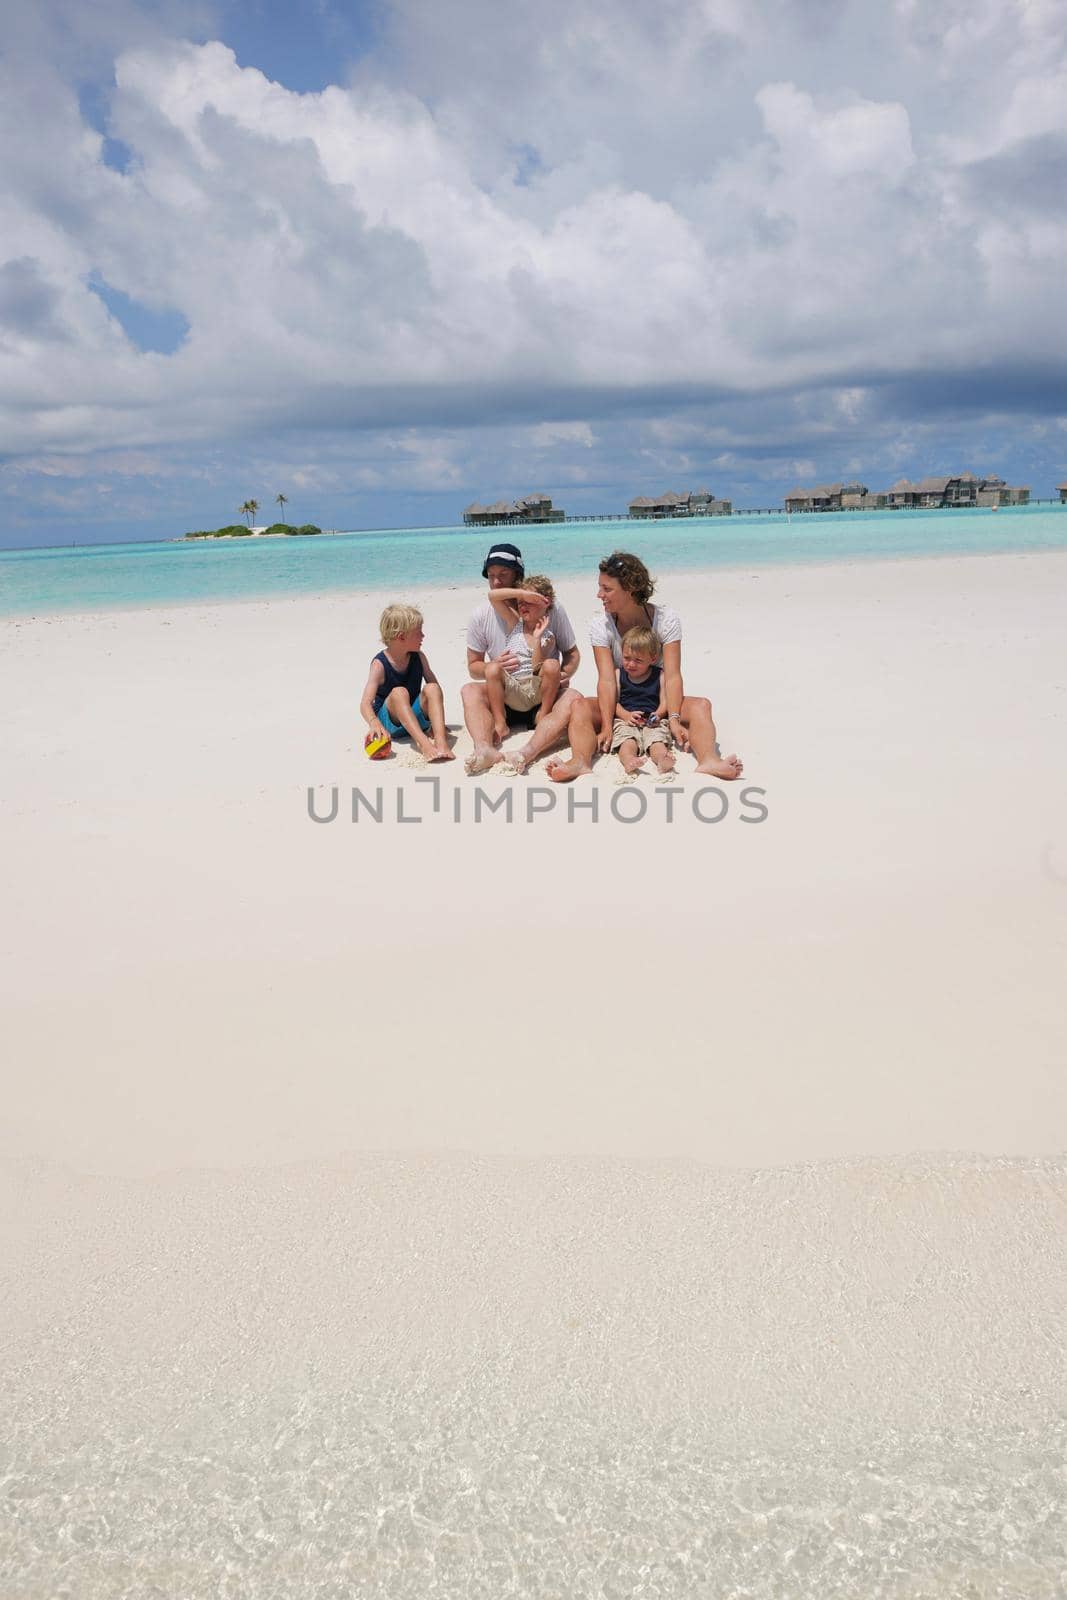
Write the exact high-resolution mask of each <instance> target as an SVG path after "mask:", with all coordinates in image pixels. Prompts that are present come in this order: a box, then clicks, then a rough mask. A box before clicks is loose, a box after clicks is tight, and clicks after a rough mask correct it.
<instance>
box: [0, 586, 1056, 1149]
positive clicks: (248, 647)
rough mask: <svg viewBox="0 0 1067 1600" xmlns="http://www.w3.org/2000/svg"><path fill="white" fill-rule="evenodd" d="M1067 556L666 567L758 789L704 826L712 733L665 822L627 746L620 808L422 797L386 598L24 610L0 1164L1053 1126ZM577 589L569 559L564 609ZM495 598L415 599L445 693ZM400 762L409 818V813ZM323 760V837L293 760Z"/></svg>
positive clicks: (806, 1145)
mask: <svg viewBox="0 0 1067 1600" xmlns="http://www.w3.org/2000/svg"><path fill="white" fill-rule="evenodd" d="M1065 571H1067V567H1065V565H1064V560H1063V558H1062V557H1059V556H1047V555H1042V556H1018V557H1010V558H1009V557H1004V558H999V559H995V558H990V557H981V558H974V559H970V558H969V559H966V560H960V561H955V562H952V561H939V562H922V563H905V562H902V563H893V564H887V565H884V566H876V565H870V564H863V565H855V566H849V567H839V568H821V569H791V570H781V569H772V570H763V571H759V572H749V573H734V574H731V575H724V574H722V573H711V574H705V575H703V576H702V577H691V578H690V579H688V580H687V581H686V582H685V583H682V582H679V581H676V580H672V581H671V582H665V583H664V584H663V586H662V593H663V596H664V598H665V599H668V600H670V601H672V602H674V603H676V604H678V605H679V607H680V609H681V611H682V613H683V618H684V622H685V626H686V643H685V656H684V663H685V670H686V680H687V684H688V685H689V686H690V687H691V688H692V689H693V690H695V691H697V692H700V691H701V690H704V691H708V692H710V693H711V695H712V697H713V699H714V701H715V705H716V710H717V716H718V718H719V724H720V731H721V736H722V739H723V744H724V748H728V749H732V748H735V747H736V748H738V749H739V750H741V752H742V753H743V754H744V756H745V758H746V776H745V784H746V786H749V785H750V786H752V787H753V788H759V789H762V790H764V791H765V797H764V804H765V805H766V806H767V808H768V811H769V815H768V817H767V819H766V821H765V822H764V823H762V824H761V825H759V826H751V825H748V826H746V825H745V823H744V822H743V821H742V820H741V813H740V807H739V801H738V798H737V791H736V790H734V791H731V792H730V793H729V794H728V801H729V804H730V807H731V809H730V811H729V814H728V815H727V816H726V817H725V818H724V819H723V821H722V822H721V823H720V824H717V825H709V824H707V823H703V822H701V821H700V820H699V819H698V818H696V817H695V816H694V814H693V810H692V800H693V795H694V793H695V792H696V789H697V788H699V787H700V786H699V785H695V784H694V781H693V778H692V774H691V773H690V774H689V775H687V774H686V772H685V770H684V768H685V766H686V765H687V763H686V762H684V761H683V762H682V763H681V766H682V768H683V770H682V771H681V773H680V778H681V782H680V784H679V786H678V787H679V790H680V798H679V799H678V801H677V802H676V806H675V816H674V818H673V820H672V822H671V823H670V824H669V825H668V821H667V817H666V809H667V808H666V804H665V801H664V797H663V796H662V795H659V794H656V793H654V789H655V787H656V786H654V785H652V784H651V782H650V781H648V780H641V781H640V783H639V784H638V785H637V786H635V787H636V788H637V789H638V790H640V791H641V793H642V794H643V795H644V797H645V798H644V803H645V806H646V814H645V815H644V816H643V817H642V818H641V819H640V821H639V823H638V824H636V825H634V824H630V823H627V822H624V821H621V820H619V819H618V818H617V817H616V816H615V815H613V814H612V812H611V810H610V809H608V808H610V806H611V803H612V801H613V800H615V799H616V798H617V795H618V790H617V788H616V783H615V779H616V777H617V767H616V766H615V763H614V762H611V761H605V762H604V763H602V766H601V768H600V770H599V772H598V776H597V780H596V785H595V788H596V790H597V792H598V793H599V795H600V805H601V807H602V814H601V815H600V816H599V817H598V819H597V820H596V822H595V823H594V821H593V819H592V818H591V817H590V816H589V814H588V811H587V810H581V809H580V810H579V811H578V812H576V813H575V816H574V822H573V825H568V821H567V813H566V808H565V804H564V801H563V799H562V797H558V796H553V797H552V798H553V799H556V800H557V802H558V803H557V804H556V807H555V810H554V811H552V812H551V813H550V814H547V815H544V816H542V815H540V814H539V815H537V816H536V817H534V818H533V820H532V821H530V822H526V821H524V820H523V817H524V811H523V801H524V800H525V795H524V794H522V795H521V796H520V798H519V799H518V800H516V802H515V804H516V806H517V807H518V810H517V811H516V813H515V820H514V822H513V823H512V824H511V825H510V826H509V824H508V823H507V822H506V820H505V818H504V817H503V816H502V815H499V814H497V815H483V817H482V819H481V822H480V823H479V824H477V825H475V823H474V820H473V817H472V816H471V815H470V811H471V807H472V804H473V800H472V796H471V788H472V785H471V781H470V780H468V779H466V778H465V777H464V776H463V775H462V773H461V771H460V770H459V769H460V763H459V762H456V763H454V764H453V766H452V767H450V768H447V769H445V768H442V769H435V772H437V771H440V773H441V782H442V785H443V790H442V795H443V798H442V800H441V805H440V810H439V812H438V813H437V814H433V813H432V810H431V807H430V786H429V785H422V786H418V787H416V786H415V785H414V784H413V781H412V780H413V778H414V776H416V775H417V774H414V773H413V772H412V771H411V770H410V768H408V767H406V766H403V765H401V763H400V762H399V761H393V762H390V763H379V764H374V765H372V764H370V763H367V762H366V761H364V760H363V759H362V757H361V755H359V754H358V753H357V750H356V746H357V741H358V740H359V738H360V728H359V722H358V713H357V709H356V702H357V699H358V691H359V687H360V685H361V682H362V676H363V673H364V671H365V666H366V661H367V659H368V658H369V655H370V653H371V651H372V649H373V646H374V639H375V632H374V627H375V620H376V617H377V613H378V610H379V609H380V605H381V596H379V595H377V594H373V595H365V596H362V597H360V598H357V599H355V600H352V599H344V600H341V599H336V598H331V599H323V600H314V601H312V600H291V601H288V602H285V603H279V602H273V603H271V602H267V603H260V604H243V605H238V606H232V607H224V606H214V607H205V608H199V609H197V608H183V609H178V610H173V611H169V612H157V611H146V612H130V613H124V614H113V613H104V614H99V615H95V616H86V617H82V618H65V619H62V620H60V619H53V620H51V621H46V620H41V621H38V622H33V623H31V622H25V621H23V622H21V623H20V624H18V625H17V626H15V625H12V626H9V627H7V628H6V629H5V630H4V634H3V640H4V654H5V668H6V671H5V681H6V682H7V683H9V684H10V685H11V692H10V695H9V698H8V700H7V702H6V704H5V707H4V710H3V737H4V744H5V748H6V749H7V750H8V751H9V752H10V754H11V757H12V759H11V763H10V766H11V777H10V778H9V780H8V783H7V787H6V792H5V796H4V809H5V813H6V822H5V828H6V833H7V838H8V843H9V849H10V855H11V860H12V871H11V874H10V884H11V893H10V900H9V905H10V907H11V908H12V910H13V911H14V912H16V913H17V919H13V918H12V917H10V916H9V918H8V919H7V920H8V937H7V939H6V941H5V970H4V982H5V986H6V988H7V993H8V999H7V1016H8V1019H9V1030H10V1037H11V1039H12V1044H13V1053H14V1058H15V1059H16V1060H18V1061H20V1062H21V1063H23V1070H21V1071H20V1073H19V1075H18V1082H17V1084H16V1088H15V1093H14V1096H13V1098H12V1101H11V1103H10V1104H9V1107H8V1112H9V1115H8V1119H7V1127H6V1131H5V1134H4V1136H3V1137H4V1144H3V1147H2V1153H4V1154H11V1155H26V1154H32V1155H35V1156H41V1157H43V1158H45V1159H51V1158H55V1159H57V1160H60V1161H63V1162H66V1163H69V1164H70V1165H71V1166H73V1167H74V1168H75V1169H77V1170H87V1171H105V1172H106V1171H112V1170H113V1171H116V1172H118V1171H143V1172H150V1171H158V1170H165V1169H167V1168H173V1167H180V1166H184V1165H189V1164H207V1165H217V1164H222V1165H227V1164H236V1165H240V1164H243V1163H244V1162H246V1161H264V1160H266V1161H276V1160H277V1161H286V1160H295V1159H310V1158H314V1157H316V1156H319V1155H329V1154H330V1153H331V1152H332V1151H334V1150H337V1149H359V1148H370V1149H392V1148H399V1149H414V1150H433V1149H442V1148H443V1149H462V1150H485V1151H487V1152H494V1151H499V1152H511V1151H514V1152H523V1153H527V1154H536V1155H544V1154H553V1153H571V1154H599V1155H612V1154H619V1155H637V1156H641V1157H672V1156H682V1157H687V1158H694V1159H698V1160H706V1161H709V1162H711V1163H714V1164H719V1163H726V1164H730V1165H751V1166H760V1165H765V1164H776V1163H782V1162H791V1161H796V1160H809V1159H813V1158H816V1157H821V1156H830V1157H836V1156H856V1155H896V1154H901V1153H904V1152H907V1151H910V1150H919V1149H926V1150H931V1149H933V1150H937V1149H963V1150H976V1151H983V1152H986V1153H989V1154H1011V1155H1020V1154H1041V1153H1051V1152H1054V1151H1056V1150H1058V1149H1060V1148H1062V1146H1063V1143H1064V1135H1063V1130H1064V1126H1065V1116H1064V1112H1065V1091H1064V1089H1063V1087H1062V1083H1061V1077H1060V1074H1059V1071H1058V1067H1059V1063H1060V1061H1061V1060H1062V1046H1063V1016H1062V1008H1061V1005H1060V1002H1059V999H1058V993H1059V978H1058V973H1059V972H1060V970H1061V965H1062V959H1063V953H1064V939H1065V930H1067V921H1065V918H1067V885H1065V883H1064V881H1063V879H1064V878H1065V877H1067V838H1065V836H1064V834H1063V825H1062V817H1063V797H1064V793H1065V790H1067V783H1065V766H1067V758H1065V748H1067V741H1065V740H1064V738H1063V729H1064V707H1065V696H1067V689H1065V687H1064V685H1065V682H1067V666H1065V662H1064V647H1063V644H1062V640H1061V634H1060V628H1059V614H1060V596H1061V592H1062V583H1063V578H1062V575H1063V574H1064V572H1065ZM590 588H591V586H590V584H588V583H584V584H583V583H578V582H573V581H565V582H564V583H563V584H561V586H560V589H561V597H562V600H563V602H564V604H565V605H566V606H567V607H568V609H569V611H570V612H571V615H572V618H573V619H574V620H575V622H576V626H577V627H578V630H579V636H580V637H581V636H582V635H583V633H584V627H583V622H584V618H585V617H586V616H587V615H588V614H589V612H590V611H591V609H592V606H591V604H590ZM477 592H478V591H476V590H475V589H474V588H472V587H463V588H456V589H455V590H453V591H450V592H448V593H443V592H441V591H435V592H421V593H420V592H419V591H418V590H416V591H414V592H413V594H412V595H411V596H410V598H413V599H415V600H416V601H421V602H422V603H423V604H424V609H425V612H426V617H427V649H428V652H429V654H430V658H431V660H432V661H433V662H434V664H435V667H436V670H437V671H438V674H439V676H440V677H441V679H442V682H443V684H444V687H445V691H446V704H447V706H448V707H449V711H450V720H452V721H453V722H458V721H459V703H458V690H459V686H460V684H461V682H462V681H463V677H464V672H463V661H464V656H463V635H464V626H465V619H466V615H467V612H468V610H469V608H470V605H471V603H472V601H473V599H474V598H475V595H476V593H477ZM579 682H580V684H586V685H590V686H591V683H592V672H591V663H590V661H589V658H588V656H587V657H586V660H585V661H584V663H583V667H582V669H581V674H580V679H579ZM458 748H459V750H460V753H461V754H462V750H463V748H465V746H464V745H463V744H461V745H460V746H459V747H458ZM424 775H425V774H424ZM482 782H483V787H484V788H485V790H486V791H487V792H488V793H497V792H498V791H499V790H500V789H502V788H503V787H504V786H505V785H507V784H508V782H509V780H507V779H504V778H501V777H497V776H492V777H490V778H488V779H485V780H483V781H482ZM511 783H512V786H513V787H514V786H515V780H511ZM379 784H381V786H382V788H383V791H384V793H385V797H386V804H385V806H384V811H385V816H386V820H385V821H383V822H382V823H381V824H380V825H375V824H373V823H371V822H370V821H369V820H368V819H367V818H366V817H364V818H363V820H362V821H361V822H360V823H359V824H357V825H353V824H352V823H351V822H350V821H348V820H347V816H348V810H347V799H348V796H349V795H350V791H351V788H352V786H353V785H358V786H361V787H362V788H363V789H364V790H366V791H368V792H371V791H372V789H373V788H376V787H377V786H378V785H379ZM397 785H400V786H402V787H403V789H404V793H405V803H409V804H410V805H411V807H412V808H413V809H415V810H421V811H422V812H423V813H424V820H423V821H422V823H420V824H419V825H416V826H404V825H400V824H398V823H397V822H396V821H395V814H394V813H393V812H392V811H391V810H390V803H391V802H393V801H395V795H393V793H392V789H393V787H394V786H397ZM335 787H336V788H337V790H338V793H339V797H340V799H341V801H342V802H343V803H341V804H340V806H339V814H338V819H337V820H336V821H335V822H334V823H333V824H332V825H330V826H319V825H316V824H315V823H313V822H311V821H310V820H309V817H308V808H307V791H308V789H309V788H312V789H314V791H315V794H316V797H317V801H316V803H317V804H318V803H322V804H323V805H325V804H327V803H328V800H329V797H330V796H331V794H332V791H333V789H334V788H335ZM457 788H458V789H461V790H462V791H463V795H462V803H463V805H464V807H465V808H466V809H465V810H464V813H463V821H462V822H461V823H460V824H459V825H456V824H455V823H454V822H453V821H452V820H451V819H452V812H451V811H450V806H449V801H450V799H451V798H453V791H454V790H455V789H457ZM530 788H538V789H539V790H541V791H544V790H546V789H547V785H546V784H545V782H544V778H543V775H542V776H540V777H538V775H537V774H536V773H535V774H534V775H533V777H532V778H531V779H529V780H525V789H527V790H528V789H530ZM416 796H417V798H415V797H416ZM538 803H540V802H538ZM631 803H632V804H633V806H634V807H635V809H636V808H637V807H638V806H639V805H640V804H641V801H640V799H639V798H636V799H634V800H633V801H632V802H631V801H630V800H629V798H628V799H627V801H626V806H627V807H628V806H629V805H630V804H631ZM718 809H719V802H718V801H716V800H715V799H714V798H712V799H710V800H708V801H706V802H704V811H705V814H708V815H715V814H716V812H717V810H718ZM320 814H325V812H324V811H323V812H322V813H320ZM16 924H17V937H16ZM627 963H630V965H629V966H627ZM635 992H636V993H637V994H638V995H640V997H641V999H640V1000H639V1001H638V1002H637V1009H636V1011H635V1010H634V1009H633V1002H632V996H633V994H634V993H635ZM57 996H61V1001H59V1002H58V1003H57ZM624 996H625V1001H624V1003H623V1006H622V1010H621V1012H620V1011H619V1009H618V1007H619V1003H620V1001H622V1000H623V997H624ZM413 1001H414V1002H415V1004H414V1005H413ZM626 1019H629V1020H628V1021H627V1020H626ZM470 1041H475V1043H474V1045H473V1047H472V1046H471V1044H470ZM1008 1061H1010V1062H1011V1064H1012V1065H1011V1071H1010V1072H1009V1071H1006V1070H1005V1063H1006V1062H1008ZM149 1062H151V1063H152V1070H151V1071H148V1070H147V1064H148V1063H149ZM383 1062H384V1063H386V1064H387V1070H385V1071H383V1070H382V1063H383ZM297 1063H300V1066H299V1068H298V1067H297V1065H296V1064H297ZM576 1067H577V1068H578V1070H577V1071H576Z"/></svg>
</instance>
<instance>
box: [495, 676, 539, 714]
mask: <svg viewBox="0 0 1067 1600" xmlns="http://www.w3.org/2000/svg"><path fill="white" fill-rule="evenodd" d="M504 704H505V705H506V706H510V707H511V709H512V711H532V710H533V708H534V706H539V705H540V704H541V674H540V673H539V672H535V673H534V674H533V676H532V677H529V678H513V677H512V676H511V673H510V672H505V674H504Z"/></svg>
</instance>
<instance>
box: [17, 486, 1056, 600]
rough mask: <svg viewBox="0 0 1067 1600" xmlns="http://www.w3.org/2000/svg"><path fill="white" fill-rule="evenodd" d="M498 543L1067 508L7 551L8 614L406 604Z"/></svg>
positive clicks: (793, 531)
mask: <svg viewBox="0 0 1067 1600" xmlns="http://www.w3.org/2000/svg"><path fill="white" fill-rule="evenodd" d="M494 537H497V538H501V539H508V538H510V539H512V540H514V541H515V542H517V543H519V544H520V545H521V546H522V549H523V552H524V554H525V556H526V563H527V571H529V572H534V571H538V570H540V571H545V572H548V573H550V574H552V575H554V576H557V577H566V576H568V575H572V574H575V573H578V572H587V571H589V570H590V568H591V567H593V566H594V565H595V563H596V561H597V559H598V558H600V557H601V556H603V555H606V554H608V553H609V552H610V551H612V550H614V549H632V550H636V551H637V552H638V553H639V554H640V555H641V556H643V557H644V559H645V560H646V561H647V562H648V564H649V566H650V567H652V569H653V571H655V572H671V571H674V572H678V571H694V570H697V569H700V568H705V567H761V566H781V565H788V564H794V563H802V564H805V565H807V564H810V563H814V562H833V561H859V560H877V559H879V558H881V559H886V558H900V557H922V556H948V555H984V554H994V553H996V552H1001V551H1008V550H1067V506H1063V507H1060V506H1049V505H1044V506H1025V507H1018V508H1012V509H1005V510H1001V511H997V512H992V511H990V510H988V509H985V508H983V509H982V510H975V511H932V512H914V511H898V512H892V511H882V512H866V513H856V514H849V513H834V514H828V515H807V516H794V517H793V518H792V519H791V520H790V519H789V518H788V517H787V516H786V515H785V513H784V512H783V513H782V514H780V515H749V516H745V515H743V514H742V515H738V516H733V517H716V518H712V519H708V520H704V519H688V518H687V519H685V520H679V521H674V520H666V519H665V520H663V521H656V522H629V521H618V520H615V521H610V520H609V521H604V522H572V523H557V524H554V525H549V526H545V527H540V528H525V529H518V530H516V529H502V528H501V529H497V530H495V533H494V531H493V530H487V529H485V528H478V529H470V528H461V527H457V528H393V529H388V530H385V529H382V530H371V531H368V532H365V533H343V534H333V535H328V536H327V535H324V536H322V537H318V538H314V537H311V538H307V537H305V538H293V539H285V538H282V539H234V540H217V541H215V540H212V541H199V540H198V541H197V542H195V543H192V542H190V543H184V542H181V541H171V542H162V543H160V542H155V543H151V544H112V545H83V546H77V547H73V548H71V547H69V546H63V547H61V548H55V549H46V550H3V551H0V616H8V617H13V616H32V615H38V616H40V615H50V614H52V613H55V612H64V611H100V610H129V609H140V608H142V607H146V606H170V605H190V604H199V603H211V602H213V601H227V600H253V599H260V598H266V597H277V596H284V595H312V594H338V593H344V592H345V591H352V590H362V589H380V590H388V591H390V592H392V593H394V594H396V595H397V596H402V595H404V594H406V593H410V592H411V591H412V590H413V589H423V588H425V587H426V586H427V585H435V584H461V583H473V582H476V581H477V580H478V577H479V574H480V572H481V565H482V561H483V559H484V556H485V552H486V550H487V549H488V548H489V544H490V542H491V541H492V539H493V538H494Z"/></svg>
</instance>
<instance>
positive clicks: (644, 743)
mask: <svg viewBox="0 0 1067 1600" xmlns="http://www.w3.org/2000/svg"><path fill="white" fill-rule="evenodd" d="M627 739H634V740H635V741H636V743H637V753H638V755H642V756H647V755H648V752H649V750H650V749H651V748H652V746H653V745H654V744H670V742H671V739H670V734H669V733H668V732H667V724H666V723H665V722H656V723H654V724H653V725H652V727H651V728H650V727H649V726H648V725H647V723H646V725H645V726H644V727H643V728H635V727H632V726H631V724H630V723H629V722H623V720H622V718H621V717H616V718H615V721H614V723H613V724H612V729H611V748H612V750H617V749H618V748H619V746H620V745H622V744H625V742H626V740H627Z"/></svg>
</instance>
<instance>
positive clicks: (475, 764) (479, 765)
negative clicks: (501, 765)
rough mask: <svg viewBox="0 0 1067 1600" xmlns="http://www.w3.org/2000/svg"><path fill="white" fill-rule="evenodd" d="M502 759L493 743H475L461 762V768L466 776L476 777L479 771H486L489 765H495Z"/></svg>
mask: <svg viewBox="0 0 1067 1600" xmlns="http://www.w3.org/2000/svg"><path fill="white" fill-rule="evenodd" d="M502 760H503V755H502V754H501V752H500V751H499V750H498V749H497V748H496V746H495V745H491V744H476V745H475V747H474V749H473V750H472V751H471V753H470V755H469V756H468V757H467V759H466V761H465V762H464V763H463V769H464V771H465V772H466V774H467V776H468V778H476V777H477V776H478V775H479V773H481V772H488V771H489V768H490V767H495V766H496V764H497V762H498V761H502Z"/></svg>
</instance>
